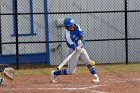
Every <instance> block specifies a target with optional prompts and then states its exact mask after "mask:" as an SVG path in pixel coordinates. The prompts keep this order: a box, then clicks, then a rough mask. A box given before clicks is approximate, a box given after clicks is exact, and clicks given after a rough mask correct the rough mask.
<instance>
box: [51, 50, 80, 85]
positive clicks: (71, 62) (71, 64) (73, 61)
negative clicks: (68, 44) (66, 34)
mask: <svg viewBox="0 0 140 93" xmlns="http://www.w3.org/2000/svg"><path fill="white" fill-rule="evenodd" d="M72 52H73V50H72V49H70V53H72ZM80 53H81V51H77V52H75V54H73V56H72V57H71V59H70V60H69V62H68V68H67V69H62V70H56V71H52V72H51V77H50V79H51V81H52V82H55V77H56V76H58V75H70V74H72V73H74V72H75V69H76V67H77V62H78V59H79V56H80Z"/></svg>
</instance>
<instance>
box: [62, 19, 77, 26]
mask: <svg viewBox="0 0 140 93" xmlns="http://www.w3.org/2000/svg"><path fill="white" fill-rule="evenodd" d="M74 24H76V23H75V22H74V20H73V19H72V18H65V19H64V26H65V27H69V26H71V25H74Z"/></svg>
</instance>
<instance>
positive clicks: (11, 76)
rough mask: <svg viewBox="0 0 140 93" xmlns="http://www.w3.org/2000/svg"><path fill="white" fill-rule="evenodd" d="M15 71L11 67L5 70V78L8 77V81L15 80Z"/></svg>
mask: <svg viewBox="0 0 140 93" xmlns="http://www.w3.org/2000/svg"><path fill="white" fill-rule="evenodd" d="M14 71H15V70H14V69H13V68H11V67H7V68H5V69H4V71H3V73H4V77H6V78H7V79H10V80H13V79H14Z"/></svg>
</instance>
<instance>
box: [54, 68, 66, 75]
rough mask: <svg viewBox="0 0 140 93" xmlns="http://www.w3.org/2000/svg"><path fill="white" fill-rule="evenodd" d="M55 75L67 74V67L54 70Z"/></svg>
mask: <svg viewBox="0 0 140 93" xmlns="http://www.w3.org/2000/svg"><path fill="white" fill-rule="evenodd" d="M54 75H56V76H57V75H67V69H62V70H57V71H55V72H54Z"/></svg>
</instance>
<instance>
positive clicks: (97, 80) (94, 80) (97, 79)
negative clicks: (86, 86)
mask: <svg viewBox="0 0 140 93" xmlns="http://www.w3.org/2000/svg"><path fill="white" fill-rule="evenodd" d="M99 81H100V80H99V77H98V76H97V75H95V76H94V79H93V80H92V82H95V83H98V82H99Z"/></svg>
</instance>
